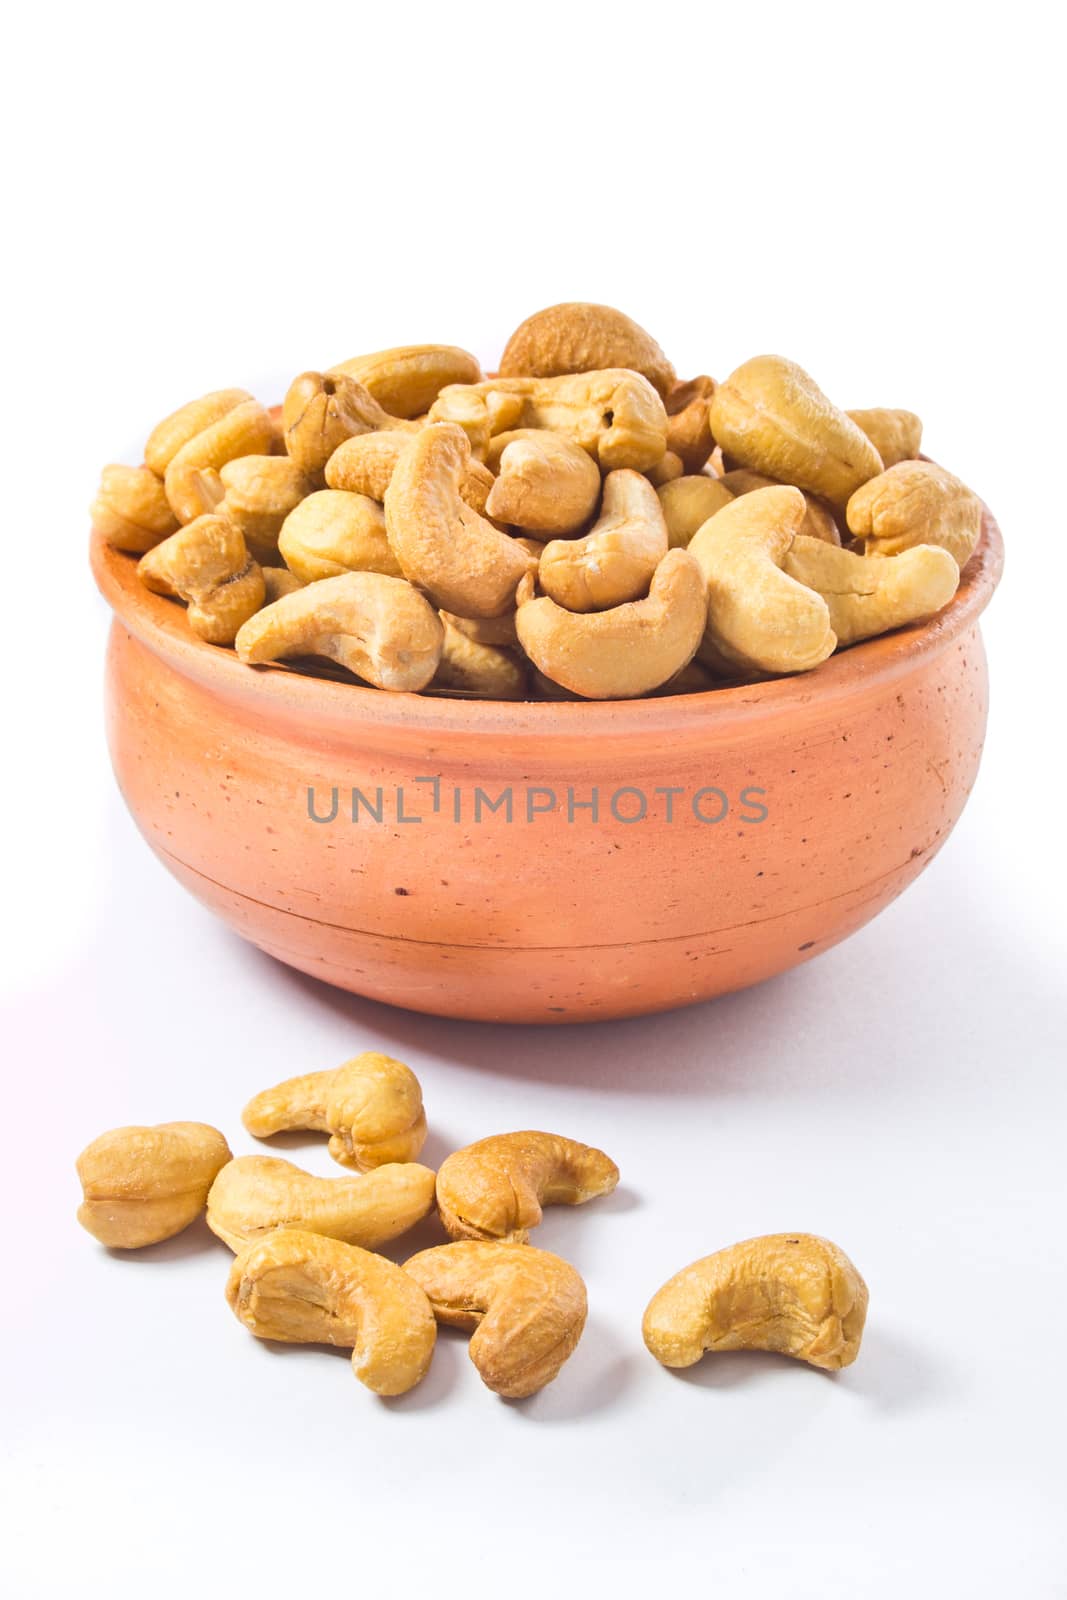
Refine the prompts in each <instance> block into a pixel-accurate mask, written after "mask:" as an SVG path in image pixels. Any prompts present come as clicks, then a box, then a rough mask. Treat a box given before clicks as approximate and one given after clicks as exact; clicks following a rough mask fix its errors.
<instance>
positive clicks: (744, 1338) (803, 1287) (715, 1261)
mask: <svg viewBox="0 0 1067 1600" xmlns="http://www.w3.org/2000/svg"><path fill="white" fill-rule="evenodd" d="M866 1315H867V1285H866V1284H865V1283H864V1281H863V1279H862V1278H861V1277H860V1275H859V1273H858V1272H857V1271H856V1268H855V1267H854V1266H853V1265H852V1262H851V1261H850V1260H849V1259H848V1257H847V1256H846V1255H845V1253H844V1251H843V1250H839V1249H838V1247H837V1245H835V1244H831V1243H830V1241H829V1240H828V1239H820V1238H818V1237H817V1236H816V1235H814V1234H810V1233H792V1234H790V1233H773V1234H769V1235H767V1236H766V1237H765V1238H762V1239H746V1240H745V1241H744V1242H743V1243H742V1244H735V1245H731V1246H730V1247H729V1249H726V1250H719V1251H717V1252H716V1253H715V1254H714V1255H711V1256H705V1257H704V1259H703V1260H702V1261H694V1263H693V1265H692V1266H690V1267H686V1268H685V1269H684V1270H683V1271H682V1272H679V1273H678V1274H677V1275H676V1276H675V1277H673V1278H671V1279H670V1281H669V1282H668V1283H665V1284H664V1285H663V1288H662V1289H660V1290H659V1292H658V1294H655V1295H653V1297H652V1299H651V1301H650V1302H649V1305H648V1309H647V1310H646V1312H645V1318H644V1323H643V1326H642V1332H643V1333H644V1338H645V1344H646V1345H647V1346H648V1348H649V1350H650V1351H651V1352H652V1354H653V1355H654V1356H655V1358H656V1360H657V1361H659V1362H662V1364H663V1365H664V1366H665V1367H691V1366H692V1365H693V1363H694V1362H696V1361H699V1360H700V1358H701V1356H702V1355H703V1354H704V1352H705V1351H713V1352H714V1351H719V1350H775V1351H777V1352H778V1353H779V1354H780V1355H786V1356H795V1357H796V1358H797V1360H799V1361H807V1362H809V1363H810V1364H811V1365H812V1366H813V1367H825V1368H826V1369H827V1370H828V1371H831V1372H833V1371H836V1370H837V1369H838V1368H839V1367H847V1366H848V1365H849V1364H850V1363H851V1362H853V1361H855V1359H856V1356H857V1355H858V1354H859V1348H860V1339H861V1338H862V1336H863V1323H864V1319H865V1318H866Z"/></svg>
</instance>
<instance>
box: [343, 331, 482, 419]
mask: <svg viewBox="0 0 1067 1600" xmlns="http://www.w3.org/2000/svg"><path fill="white" fill-rule="evenodd" d="M338 372H341V373H344V375H345V376H346V377H349V378H354V379H355V380H356V382H357V383H361V384H362V385H363V387H364V388H365V389H366V391H367V393H368V394H369V395H370V396H371V397H372V399H374V400H376V401H377V402H378V404H379V405H380V406H381V407H382V409H383V410H385V411H387V412H388V413H389V415H390V416H392V417H421V416H422V415H423V413H424V412H426V411H429V409H430V407H431V406H432V405H433V403H434V401H435V400H436V399H437V396H438V395H439V394H440V392H441V390H442V389H444V388H446V387H447V385H448V384H450V383H481V381H482V369H481V367H480V366H479V365H478V361H477V358H476V357H475V356H472V355H471V354H470V353H469V351H467V350H460V349H459V348H458V347H457V346H456V345H452V344H405V345H399V346H397V347H396V348H395V349H392V350H376V351H374V353H373V354H371V355H366V356H353V357H352V358H351V359H350V360H348V361H339V362H338V363H337V365H336V366H334V367H330V369H329V373H328V376H329V375H332V374H334V373H338Z"/></svg>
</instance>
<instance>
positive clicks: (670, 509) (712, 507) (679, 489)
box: [656, 472, 733, 550]
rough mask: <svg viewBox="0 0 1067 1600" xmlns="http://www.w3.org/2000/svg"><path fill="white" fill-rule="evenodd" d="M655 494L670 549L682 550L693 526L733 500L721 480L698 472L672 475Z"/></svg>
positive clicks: (691, 533) (692, 531) (705, 520)
mask: <svg viewBox="0 0 1067 1600" xmlns="http://www.w3.org/2000/svg"><path fill="white" fill-rule="evenodd" d="M656 493H657V494H658V495H659V503H660V507H661V509H662V511H663V520H664V522H665V523H666V524H667V538H668V540H669V541H670V547H671V549H672V550H685V549H686V548H687V547H688V545H689V541H690V539H692V537H693V535H694V533H696V531H697V529H698V528H702V527H703V526H704V524H705V522H707V520H708V518H709V517H713V516H714V515H715V513H716V511H721V510H722V508H723V506H728V505H729V504H730V501H731V500H732V499H733V495H732V494H731V492H730V490H729V489H728V488H727V487H726V485H725V484H724V483H722V482H721V481H720V480H719V479H718V478H709V477H707V476H706V475H705V474H704V473H702V472H700V473H694V474H692V475H686V476H685V477H682V478H675V479H674V480H673V481H672V482H670V483H665V484H663V486H662V488H660V489H657V490H656Z"/></svg>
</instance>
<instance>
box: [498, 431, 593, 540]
mask: <svg viewBox="0 0 1067 1600" xmlns="http://www.w3.org/2000/svg"><path fill="white" fill-rule="evenodd" d="M486 462H487V465H488V466H489V467H490V468H493V469H494V470H495V471H496V472H497V477H496V479H495V481H494V483H493V486H492V489H491V490H490V493H489V497H488V499H487V500H486V503H485V510H486V514H487V515H488V516H490V517H493V518H494V519H495V520H496V521H497V522H506V523H510V524H512V525H513V526H514V527H518V528H526V529H529V530H530V531H532V532H534V533H537V534H540V535H544V536H550V535H555V534H572V533H576V532H577V531H578V529H579V528H581V527H582V526H583V525H584V524H585V523H586V522H588V520H589V518H590V517H591V516H592V515H593V513H594V511H595V510H596V504H597V500H598V499H599V498H600V472H599V470H598V468H597V464H596V462H595V461H594V460H593V459H592V457H591V456H590V455H588V453H587V452H586V451H585V450H583V449H582V448H581V446H580V445H577V444H575V443H574V442H573V440H571V439H566V438H564V436H563V435H562V434H560V433H550V432H549V431H548V430H547V429H544V428H522V429H519V430H517V431H515V432H511V433H502V434H498V435H497V437H496V438H495V439H494V440H493V441H492V443H491V445H490V447H489V453H488V455H487V457H486Z"/></svg>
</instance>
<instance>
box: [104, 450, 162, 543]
mask: <svg viewBox="0 0 1067 1600" xmlns="http://www.w3.org/2000/svg"><path fill="white" fill-rule="evenodd" d="M91 515H92V520H93V527H94V528H96V529H97V530H98V531H99V532H100V533H102V534H103V536H104V538H105V539H106V540H107V542H108V544H109V545H111V547H112V549H114V550H126V551H128V552H129V553H130V554H131V555H135V556H142V555H144V553H145V551H146V550H151V548H152V546H153V545H157V544H158V543H159V542H160V540H161V539H165V538H166V537H167V535H168V534H171V533H173V532H174V531H175V529H176V528H177V526H178V519H177V517H176V516H175V515H174V512H173V511H172V510H171V508H170V502H169V501H168V499H167V497H166V495H165V494H164V492H163V485H162V483H161V482H160V480H159V479H158V478H157V477H156V475H155V473H154V472H152V471H151V469H150V468H148V467H122V466H110V467H105V468H104V470H103V472H102V473H101V474H100V487H99V489H98V490H97V491H96V499H95V500H94V501H93V505H92V512H91Z"/></svg>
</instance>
